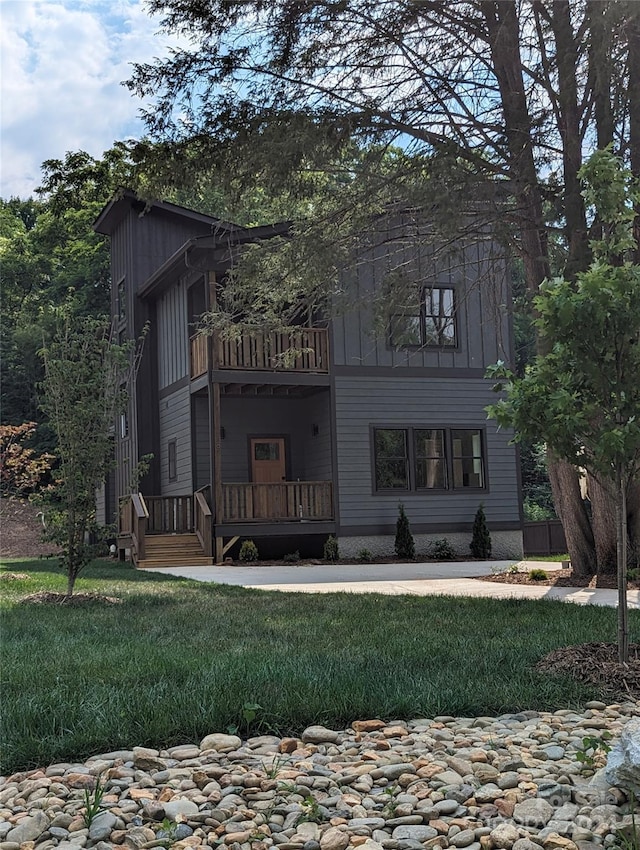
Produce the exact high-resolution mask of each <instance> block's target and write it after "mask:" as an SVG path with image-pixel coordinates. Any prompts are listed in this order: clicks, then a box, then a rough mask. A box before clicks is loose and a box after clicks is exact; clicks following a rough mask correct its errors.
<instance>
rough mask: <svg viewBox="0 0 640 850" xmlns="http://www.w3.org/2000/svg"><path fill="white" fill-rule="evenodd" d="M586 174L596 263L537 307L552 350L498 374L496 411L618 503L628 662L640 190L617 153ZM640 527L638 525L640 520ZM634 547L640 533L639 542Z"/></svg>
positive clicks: (593, 162)
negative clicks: (518, 371)
mask: <svg viewBox="0 0 640 850" xmlns="http://www.w3.org/2000/svg"><path fill="white" fill-rule="evenodd" d="M581 174H582V175H583V176H584V178H585V180H586V181H587V189H586V190H585V197H586V198H587V200H588V201H590V202H591V203H593V205H594V207H595V210H596V211H597V216H598V218H597V222H598V224H599V230H600V238H598V239H596V240H594V241H593V242H592V249H593V253H594V261H593V263H592V264H591V266H590V267H589V268H588V269H587V270H586V271H584V272H579V273H578V274H577V276H576V279H575V281H568V280H565V279H562V278H556V279H554V280H552V281H550V282H549V283H547V284H545V285H544V286H543V288H542V291H541V294H540V295H539V296H538V297H537V298H536V307H537V310H538V313H539V319H538V324H539V327H540V329H541V331H542V333H543V334H544V337H545V339H546V340H547V341H548V345H549V351H548V352H547V353H546V354H545V355H541V356H539V357H538V358H537V359H536V361H535V363H534V364H533V365H532V366H531V367H530V368H529V369H528V370H527V371H526V373H525V375H524V376H523V377H522V378H517V377H515V376H514V375H513V373H511V372H509V371H508V370H505V368H504V367H503V366H498V367H497V368H495V369H493V370H492V374H494V375H496V376H498V377H502V378H503V379H505V380H506V383H502V384H498V385H497V388H498V389H506V398H504V399H501V400H500V401H499V402H498V403H497V404H495V405H493V406H492V407H491V408H489V413H490V415H491V416H493V417H495V418H496V419H497V421H498V423H499V424H501V425H510V426H513V427H514V428H515V431H516V435H517V437H516V438H517V439H522V438H525V439H526V438H532V437H538V438H540V437H541V438H543V439H544V440H545V441H546V442H547V444H548V445H549V447H550V448H551V449H552V450H553V452H555V453H556V454H557V455H558V456H560V457H562V458H564V459H565V460H566V461H568V462H569V463H570V464H572V465H573V466H575V467H579V468H583V469H586V470H588V471H589V472H590V473H591V474H592V475H593V477H594V478H595V479H597V480H598V481H599V482H600V484H601V486H602V487H603V488H604V489H605V490H606V491H607V492H608V493H609V495H610V496H611V498H612V500H613V501H614V503H615V530H616V565H617V576H618V656H619V660H620V662H622V663H625V662H626V661H627V660H628V642H629V634H628V625H627V592H626V585H627V540H628V527H627V496H628V494H629V492H630V489H631V487H632V486H633V483H634V481H635V479H636V477H637V475H638V473H639V472H640V380H638V376H639V375H640V266H639V265H637V264H634V263H632V262H631V260H630V257H632V256H633V254H634V252H635V250H636V248H637V242H636V239H635V238H634V236H633V230H632V226H633V220H634V208H633V207H634V204H637V203H638V202H639V201H640V186H639V184H638V182H637V181H633V180H632V179H631V176H630V174H629V173H628V172H627V171H625V170H624V169H623V168H622V167H621V164H620V163H619V161H618V160H616V158H615V157H614V156H613V155H612V154H611V153H610V151H599V152H597V153H596V154H594V155H593V156H592V157H591V159H590V161H589V162H588V163H587V165H586V166H585V167H584V168H583V169H582V171H581ZM636 521H637V520H636ZM635 539H637V529H636V537H635Z"/></svg>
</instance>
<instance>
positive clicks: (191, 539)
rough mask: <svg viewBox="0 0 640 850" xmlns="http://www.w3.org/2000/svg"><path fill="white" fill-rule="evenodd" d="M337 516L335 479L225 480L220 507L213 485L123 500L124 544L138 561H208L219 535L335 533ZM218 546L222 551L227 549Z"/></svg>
mask: <svg viewBox="0 0 640 850" xmlns="http://www.w3.org/2000/svg"><path fill="white" fill-rule="evenodd" d="M333 520H334V509H333V487H332V483H331V482H330V481H282V482H268V483H256V482H240V483H238V482H235V483H224V482H223V484H222V504H221V508H220V511H219V512H216V510H215V505H212V504H211V499H210V489H209V488H208V487H203V488H201V489H200V490H198V491H197V492H196V493H194V494H193V495H184V496H148V497H144V496H143V495H142V494H141V493H133V494H131V496H128V497H125V498H123V499H121V501H120V511H119V514H118V549H119V551H120V552H121V555H122V553H124V550H129V551H130V552H131V559H132V560H133V562H134V564H136V566H137V565H140V564H141V563H142V562H145V566H152V567H153V566H162V565H164V562H165V561H166V562H168V561H171V562H172V563H178V562H179V561H180V559H181V556H184V557H183V558H182V559H183V560H184V561H185V563H187V564H189V565H192V566H196V565H200V564H205V565H206V564H212V563H214V560H213V553H214V540H215V541H216V542H217V541H222V540H223V539H225V538H231V539H232V540H233V539H234V538H238V537H250V536H257V535H260V536H264V535H267V536H279V535H283V536H285V535H286V536H297V535H304V534H317V533H322V534H330V533H333V531H334V522H333ZM217 548H218V555H220V549H221V548H222V549H223V550H224V551H226V549H225V548H224V546H222V547H221V546H220V544H219V545H218V547H217ZM181 550H182V551H181ZM154 559H155V562H153V561H154ZM218 560H221V558H220V557H218ZM161 561H162V563H161Z"/></svg>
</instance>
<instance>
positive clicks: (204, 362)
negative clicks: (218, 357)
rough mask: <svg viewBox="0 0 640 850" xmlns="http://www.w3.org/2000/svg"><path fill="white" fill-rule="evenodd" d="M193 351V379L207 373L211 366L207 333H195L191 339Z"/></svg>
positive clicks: (190, 345) (191, 349)
mask: <svg viewBox="0 0 640 850" xmlns="http://www.w3.org/2000/svg"><path fill="white" fill-rule="evenodd" d="M189 348H190V352H191V380H192V381H193V380H195V379H196V378H199V377H200V375H205V374H206V373H207V369H208V368H209V337H208V336H206V335H205V334H194V336H192V337H191V339H190V340H189Z"/></svg>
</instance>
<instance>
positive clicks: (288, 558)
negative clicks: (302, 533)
mask: <svg viewBox="0 0 640 850" xmlns="http://www.w3.org/2000/svg"><path fill="white" fill-rule="evenodd" d="M282 560H283V561H284V562H285V564H297V563H298V561H299V560H300V552H298V550H297V549H296V551H295V552H287V554H286V555H283V557H282Z"/></svg>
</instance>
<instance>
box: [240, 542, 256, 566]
mask: <svg viewBox="0 0 640 850" xmlns="http://www.w3.org/2000/svg"><path fill="white" fill-rule="evenodd" d="M258 557H259V556H258V547H257V546H256V544H255V543H254V542H253V540H243V541H242V546H241V547H240V554H239V555H238V558H239V559H240V560H241V561H245V562H249V561H257V560H258Z"/></svg>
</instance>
